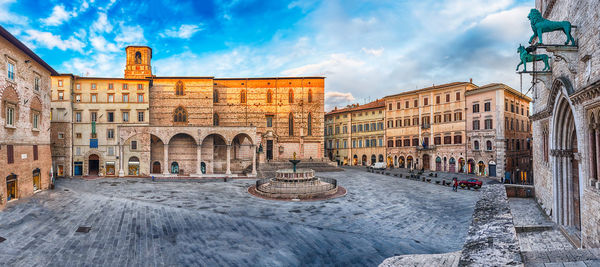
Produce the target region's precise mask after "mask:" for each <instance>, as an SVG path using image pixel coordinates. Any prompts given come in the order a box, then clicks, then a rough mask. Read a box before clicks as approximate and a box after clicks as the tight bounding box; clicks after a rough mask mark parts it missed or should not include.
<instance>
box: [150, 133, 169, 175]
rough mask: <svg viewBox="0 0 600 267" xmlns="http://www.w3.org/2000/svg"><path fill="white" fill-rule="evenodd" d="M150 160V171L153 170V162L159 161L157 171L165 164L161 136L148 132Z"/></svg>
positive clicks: (163, 145) (163, 143)
mask: <svg viewBox="0 0 600 267" xmlns="http://www.w3.org/2000/svg"><path fill="white" fill-rule="evenodd" d="M150 162H152V167H151V168H152V169H151V172H152V173H155V172H154V168H155V167H154V163H155V162H159V172H158V173H161V171H162V170H163V168H165V167H166V166H164V162H165V142H164V141H163V140H162V138H160V137H158V136H156V135H154V134H150Z"/></svg>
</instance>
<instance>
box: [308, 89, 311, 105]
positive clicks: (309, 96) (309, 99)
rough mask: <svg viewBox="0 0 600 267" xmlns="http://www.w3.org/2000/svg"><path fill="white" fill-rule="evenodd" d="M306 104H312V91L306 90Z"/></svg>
mask: <svg viewBox="0 0 600 267" xmlns="http://www.w3.org/2000/svg"><path fill="white" fill-rule="evenodd" d="M308 103H312V89H308Z"/></svg>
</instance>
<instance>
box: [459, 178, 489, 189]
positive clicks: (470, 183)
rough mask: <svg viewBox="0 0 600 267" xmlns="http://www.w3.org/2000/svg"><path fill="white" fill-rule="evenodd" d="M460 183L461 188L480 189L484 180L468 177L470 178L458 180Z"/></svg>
mask: <svg viewBox="0 0 600 267" xmlns="http://www.w3.org/2000/svg"><path fill="white" fill-rule="evenodd" d="M458 185H459V186H460V187H461V188H465V187H468V188H474V189H479V188H481V185H483V182H481V181H479V180H477V179H468V180H462V181H460V182H458Z"/></svg>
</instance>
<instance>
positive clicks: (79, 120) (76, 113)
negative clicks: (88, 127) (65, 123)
mask: <svg viewBox="0 0 600 267" xmlns="http://www.w3.org/2000/svg"><path fill="white" fill-rule="evenodd" d="M75 122H81V112H75Z"/></svg>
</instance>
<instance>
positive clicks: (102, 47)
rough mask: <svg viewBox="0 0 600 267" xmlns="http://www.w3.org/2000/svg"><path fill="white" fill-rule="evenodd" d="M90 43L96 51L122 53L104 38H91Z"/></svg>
mask: <svg viewBox="0 0 600 267" xmlns="http://www.w3.org/2000/svg"><path fill="white" fill-rule="evenodd" d="M90 43H91V44H92V47H94V49H96V50H98V51H100V52H119V51H121V50H120V49H119V48H118V47H117V46H116V45H115V44H113V43H109V42H107V41H106V39H104V37H103V36H94V37H92V38H90Z"/></svg>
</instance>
